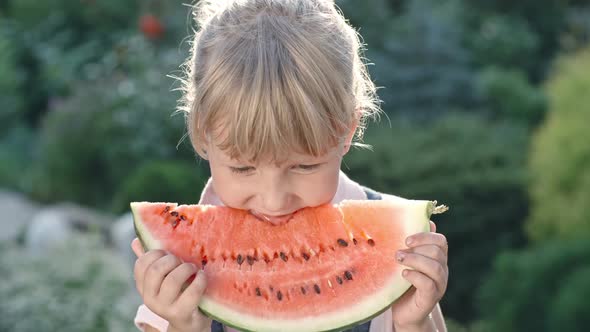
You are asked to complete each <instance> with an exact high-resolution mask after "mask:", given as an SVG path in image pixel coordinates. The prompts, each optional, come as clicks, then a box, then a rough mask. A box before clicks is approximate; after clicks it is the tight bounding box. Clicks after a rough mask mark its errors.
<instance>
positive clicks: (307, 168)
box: [297, 164, 320, 171]
mask: <svg viewBox="0 0 590 332" xmlns="http://www.w3.org/2000/svg"><path fill="white" fill-rule="evenodd" d="M319 166H320V164H313V165H297V167H298V168H299V169H302V170H304V171H310V170H312V169H316V168H318V167H319Z"/></svg>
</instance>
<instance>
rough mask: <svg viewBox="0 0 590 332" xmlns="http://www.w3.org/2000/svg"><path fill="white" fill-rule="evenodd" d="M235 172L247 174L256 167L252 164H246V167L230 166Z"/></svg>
mask: <svg viewBox="0 0 590 332" xmlns="http://www.w3.org/2000/svg"><path fill="white" fill-rule="evenodd" d="M229 169H230V170H231V171H232V172H233V173H236V174H245V173H249V172H251V171H254V169H255V168H254V167H252V166H244V167H230V168H229Z"/></svg>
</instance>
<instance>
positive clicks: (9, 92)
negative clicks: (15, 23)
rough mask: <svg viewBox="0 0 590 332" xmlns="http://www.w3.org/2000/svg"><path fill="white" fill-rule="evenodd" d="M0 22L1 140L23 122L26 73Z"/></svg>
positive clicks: (12, 43)
mask: <svg viewBox="0 0 590 332" xmlns="http://www.w3.org/2000/svg"><path fill="white" fill-rule="evenodd" d="M5 29H9V26H8V25H7V24H4V23H2V22H0V110H2V112H0V140H1V139H2V138H3V136H4V134H5V133H6V131H7V130H8V129H9V128H11V127H13V126H15V125H19V124H20V123H21V122H22V120H23V119H22V111H23V110H22V109H23V106H24V105H23V99H24V95H23V92H24V91H23V90H22V89H23V81H24V73H23V72H22V70H20V68H19V67H18V65H17V64H18V62H17V54H16V52H15V48H16V46H15V45H14V41H13V40H12V39H11V38H9V36H8V34H7V33H5V31H6V30H5Z"/></svg>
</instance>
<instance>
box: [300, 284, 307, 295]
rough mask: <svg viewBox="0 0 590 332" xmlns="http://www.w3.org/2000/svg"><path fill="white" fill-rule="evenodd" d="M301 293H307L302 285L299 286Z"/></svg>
mask: <svg viewBox="0 0 590 332" xmlns="http://www.w3.org/2000/svg"><path fill="white" fill-rule="evenodd" d="M301 293H302V294H303V295H305V293H307V292H306V291H305V287H303V286H301Z"/></svg>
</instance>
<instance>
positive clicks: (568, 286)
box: [479, 239, 590, 332]
mask: <svg viewBox="0 0 590 332" xmlns="http://www.w3.org/2000/svg"><path fill="white" fill-rule="evenodd" d="M493 271H494V272H493V274H492V275H491V276H490V277H489V278H488V280H487V281H486V282H485V283H484V285H483V286H482V288H481V290H480V291H479V299H480V300H479V303H480V309H481V315H482V317H483V318H484V319H485V320H486V321H487V322H488V323H489V325H490V326H489V327H490V330H489V331H505V332H511V331H538V332H544V331H548V332H549V331H586V330H587V329H588V325H587V324H588V323H589V322H590V321H589V317H590V307H588V305H587V302H588V296H590V287H589V285H590V283H588V280H590V279H588V278H589V277H590V274H589V271H590V242H589V241H587V240H583V239H582V240H579V241H566V242H563V241H559V242H553V243H551V242H545V243H543V245H542V246H536V247H533V248H530V249H527V250H524V251H518V252H506V253H502V254H500V255H499V257H498V258H497V259H496V260H495V262H494V268H493Z"/></svg>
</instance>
